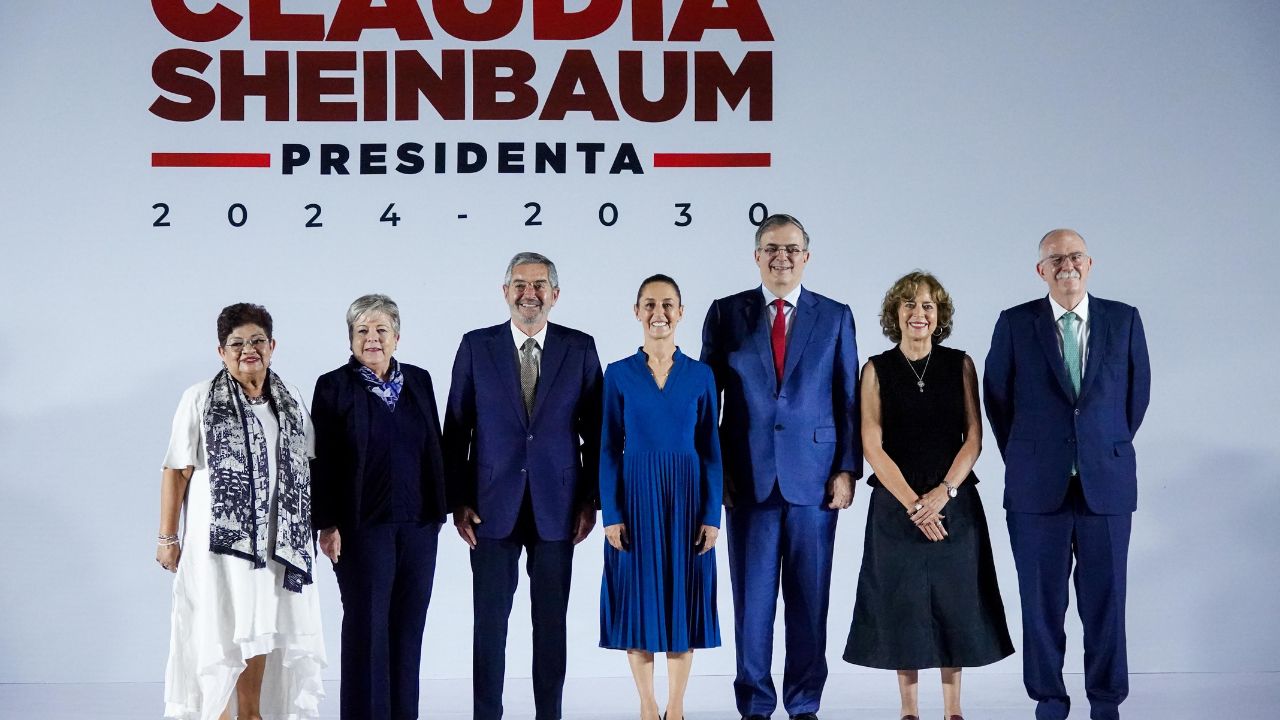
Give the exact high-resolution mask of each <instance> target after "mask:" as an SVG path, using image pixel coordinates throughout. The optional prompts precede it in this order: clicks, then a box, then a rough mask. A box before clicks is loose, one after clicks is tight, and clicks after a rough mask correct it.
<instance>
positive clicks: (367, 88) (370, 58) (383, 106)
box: [364, 50, 387, 121]
mask: <svg viewBox="0 0 1280 720" xmlns="http://www.w3.org/2000/svg"><path fill="white" fill-rule="evenodd" d="M364 119H365V120H366V121H379V120H386V119H387V54H386V53H385V52H378V51H372V50H371V51H368V52H365V53H364Z"/></svg>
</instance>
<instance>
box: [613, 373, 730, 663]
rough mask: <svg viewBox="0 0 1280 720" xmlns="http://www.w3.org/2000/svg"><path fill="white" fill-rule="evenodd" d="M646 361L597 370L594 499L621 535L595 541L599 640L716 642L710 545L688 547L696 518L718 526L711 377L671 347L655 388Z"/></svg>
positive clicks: (685, 646)
mask: <svg viewBox="0 0 1280 720" xmlns="http://www.w3.org/2000/svg"><path fill="white" fill-rule="evenodd" d="M647 359H648V358H647V356H646V355H645V354H644V351H643V350H641V351H639V352H637V353H636V354H635V355H632V356H631V357H628V358H625V359H622V360H619V361H617V362H615V363H611V364H610V365H609V367H608V368H607V369H606V371H605V375H604V427H603V431H602V432H601V436H600V441H601V451H600V506H601V509H602V511H603V522H604V524H605V526H606V527H607V526H609V525H614V524H617V523H625V524H626V528H627V540H628V542H627V544H626V545H625V547H626V549H625V550H622V551H619V550H615V549H614V548H613V547H612V546H611V545H609V544H608V542H606V543H605V547H604V578H603V580H602V582H601V584H600V646H601V647H606V648H616V649H641V650H648V651H650V652H684V651H686V650H690V649H692V648H711V647H717V646H719V645H720V623H719V619H718V617H717V614H716V558H715V552H714V551H712V552H708V553H706V554H703V555H699V554H698V552H699V550H701V547H700V546H698V545H697V544H696V542H697V540H698V534H699V532H700V531H701V529H702V526H703V525H711V526H713V527H720V500H721V495H722V492H723V485H722V482H723V481H722V476H721V465H720V440H719V436H718V433H717V429H716V425H717V421H718V417H717V416H718V413H717V410H716V387H715V378H714V376H713V375H712V373H711V368H710V367H709V366H707V365H704V364H703V363H700V362H698V361H697V360H693V359H691V358H689V357H688V356H686V355H684V354H683V353H681V352H680V351H679V349H677V350H676V352H675V357H674V359H673V364H672V367H671V372H670V374H669V375H668V376H667V382H666V385H665V386H663V388H662V389H658V385H657V383H656V382H654V379H653V376H652V375H651V374H650V372H649V368H648V365H647Z"/></svg>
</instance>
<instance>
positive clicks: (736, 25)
mask: <svg viewBox="0 0 1280 720" xmlns="http://www.w3.org/2000/svg"><path fill="white" fill-rule="evenodd" d="M715 2H716V0H685V2H684V3H683V4H681V5H680V11H679V12H678V13H676V21H675V23H674V24H673V25H672V26H671V37H669V38H668V40H671V41H672V42H686V41H687V42H700V41H701V40H702V33H704V32H706V31H707V30H737V31H738V38H739V39H741V40H742V41H743V42H752V41H768V40H772V39H773V33H772V32H770V30H769V23H768V22H767V21H766V20H765V19H764V11H763V10H761V9H760V3H759V0H724V3H725V5H724V7H715Z"/></svg>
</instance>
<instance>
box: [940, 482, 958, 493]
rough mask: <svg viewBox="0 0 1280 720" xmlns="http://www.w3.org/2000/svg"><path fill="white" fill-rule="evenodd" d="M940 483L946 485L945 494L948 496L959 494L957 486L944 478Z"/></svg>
mask: <svg viewBox="0 0 1280 720" xmlns="http://www.w3.org/2000/svg"><path fill="white" fill-rule="evenodd" d="M942 484H943V485H945V486H946V487H947V495H948V496H949V497H955V496H956V495H958V494H960V488H959V486H956V485H952V484H951V483H949V482H947V481H946V480H943V481H942Z"/></svg>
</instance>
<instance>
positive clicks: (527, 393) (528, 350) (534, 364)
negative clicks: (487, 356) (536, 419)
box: [520, 338, 538, 418]
mask: <svg viewBox="0 0 1280 720" xmlns="http://www.w3.org/2000/svg"><path fill="white" fill-rule="evenodd" d="M537 391H538V341H537V340H534V339H533V338H529V339H528V340H525V341H524V345H522V346H521V347H520V395H521V397H523V398H524V414H525V417H526V418H528V417H532V416H533V397H534V394H535V393H537Z"/></svg>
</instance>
